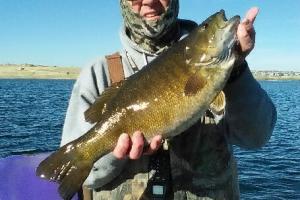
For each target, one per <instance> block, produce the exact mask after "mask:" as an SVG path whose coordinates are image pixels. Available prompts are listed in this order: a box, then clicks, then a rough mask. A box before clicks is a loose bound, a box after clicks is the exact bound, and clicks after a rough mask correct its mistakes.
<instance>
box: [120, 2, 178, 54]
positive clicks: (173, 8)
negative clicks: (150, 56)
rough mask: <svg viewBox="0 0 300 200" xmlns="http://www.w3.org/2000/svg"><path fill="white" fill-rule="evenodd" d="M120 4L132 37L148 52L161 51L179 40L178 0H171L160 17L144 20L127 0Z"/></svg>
mask: <svg viewBox="0 0 300 200" xmlns="http://www.w3.org/2000/svg"><path fill="white" fill-rule="evenodd" d="M120 6H121V12H122V16H123V19H124V24H125V27H126V28H127V29H128V34H129V35H130V38H131V39H132V40H133V41H134V42H135V43H136V44H138V45H139V46H140V47H142V49H144V50H145V51H146V52H150V53H159V52H161V51H163V50H164V49H165V48H167V47H168V46H170V45H171V44H173V42H174V41H177V40H178V38H177V37H176V35H178V33H179V27H178V24H177V16H178V11H179V2H178V0H170V4H169V6H168V8H167V9H166V11H165V13H163V14H162V15H161V17H160V19H158V20H153V21H147V20H144V19H143V18H142V17H141V16H140V15H139V14H138V13H135V12H133V10H132V9H131V6H130V5H129V4H128V2H127V0H120Z"/></svg>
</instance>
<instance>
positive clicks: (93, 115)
mask: <svg viewBox="0 0 300 200" xmlns="http://www.w3.org/2000/svg"><path fill="white" fill-rule="evenodd" d="M123 82H124V81H121V82H118V83H115V84H114V85H112V86H111V87H108V88H106V89H105V90H104V91H103V93H102V94H101V95H100V96H99V97H98V98H97V99H96V100H95V102H94V103H93V104H92V105H91V106H90V107H89V108H88V109H87V110H86V111H85V112H84V117H85V120H86V121H87V122H90V123H96V122H98V121H100V120H101V116H102V114H103V113H104V112H105V111H106V105H107V103H108V102H110V100H111V99H112V98H113V97H114V96H115V95H116V93H117V92H118V91H119V89H120V87H121V85H122V84H123Z"/></svg>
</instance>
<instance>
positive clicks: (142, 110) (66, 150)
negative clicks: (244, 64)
mask: <svg viewBox="0 0 300 200" xmlns="http://www.w3.org/2000/svg"><path fill="white" fill-rule="evenodd" d="M239 23H240V17H239V16H238V15H236V16H234V17H232V18H231V19H229V20H227V19H226V17H225V11H224V10H221V11H219V12H216V13H215V14H213V15H211V16H210V17H208V18H207V19H206V20H205V21H204V22H202V23H201V24H200V25H199V26H197V27H196V28H195V29H194V30H193V31H192V32H191V33H190V34H189V35H188V36H186V37H185V38H183V39H182V40H180V41H179V42H177V43H175V44H174V45H172V46H171V47H169V48H168V49H167V50H166V51H164V52H163V53H161V54H160V55H159V56H158V57H157V58H156V59H155V60H153V61H152V62H150V63H149V64H148V65H146V66H145V67H144V68H143V69H141V70H140V71H139V72H137V73H135V74H134V75H132V76H130V77H129V78H127V79H126V80H124V81H122V82H120V83H118V84H115V85H113V86H111V87H109V88H107V89H106V90H105V91H104V92H103V93H102V94H101V95H100V97H99V98H97V99H96V100H95V102H94V103H93V104H92V105H91V107H90V108H89V109H88V110H87V111H85V113H84V114H85V118H86V121H88V122H90V123H92V124H93V126H92V128H91V129H90V130H89V131H87V133H85V134H84V135H82V136H81V137H79V138H77V139H75V140H74V141H71V142H69V143H67V144H65V145H64V146H62V147H61V148H59V149H58V150H57V151H56V152H54V153H52V154H51V155H50V156H49V157H47V158H46V159H45V160H43V161H42V162H41V163H40V164H39V166H38V167H37V169H36V175H37V176H39V177H41V178H45V179H48V180H50V181H55V182H58V183H59V188H58V191H59V194H60V196H61V197H62V198H63V199H71V198H72V196H73V195H74V194H75V193H76V192H77V191H78V190H79V189H80V188H81V186H82V184H83V182H84V181H85V179H86V178H87V176H88V175H89V173H90V171H91V169H92V166H93V164H94V162H96V161H97V160H99V159H100V158H101V157H102V156H104V155H106V154H107V153H109V152H111V151H112V150H113V148H114V147H115V146H116V144H117V141H118V138H119V136H120V134H121V133H128V134H129V135H130V134H132V133H133V132H134V131H136V130H140V131H142V132H143V134H144V136H145V139H146V140H151V138H152V137H153V136H155V135H157V134H158V133H159V134H161V135H162V137H163V138H171V137H174V136H176V135H179V134H180V133H182V132H184V131H185V130H187V129H188V128H189V127H191V126H192V125H193V124H195V123H196V122H197V121H199V119H200V118H201V117H202V116H203V115H204V114H205V112H206V111H207V110H208V109H209V108H210V107H211V105H213V106H212V107H213V108H214V109H218V105H219V104H222V102H223V101H222V99H224V93H223V92H222V90H223V88H224V87H225V84H226V82H227V80H228V78H229V77H230V73H231V71H232V69H233V67H234V65H235V64H234V63H235V62H236V61H237V60H238V58H239V56H240V55H239V53H238V51H237V50H236V49H237V48H236V46H237V44H238V42H237V41H238V40H237V36H236V32H237V27H238V25H239ZM219 97H220V98H219ZM220 99H221V100H220ZM220 102H221V103H220ZM221 107H222V106H221Z"/></svg>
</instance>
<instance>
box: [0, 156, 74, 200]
mask: <svg viewBox="0 0 300 200" xmlns="http://www.w3.org/2000/svg"><path fill="white" fill-rule="evenodd" d="M48 155H49V153H44V154H36V155H30V156H25V155H21V156H10V157H7V158H1V159H0V200H40V199H44V200H58V199H61V198H60V197H59V194H58V191H57V188H58V184H56V183H54V182H50V181H47V180H43V179H41V178H39V177H37V176H36V175H35V169H36V167H37V166H38V164H39V163H40V162H41V161H42V160H43V159H44V158H46V157H47V156H48ZM73 199H78V198H77V197H73Z"/></svg>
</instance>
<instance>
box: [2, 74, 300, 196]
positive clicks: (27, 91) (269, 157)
mask: <svg viewBox="0 0 300 200" xmlns="http://www.w3.org/2000/svg"><path fill="white" fill-rule="evenodd" d="M73 84H74V81H70V80H1V79H0V125H1V126H0V157H6V156H9V155H15V154H31V153H37V152H44V151H52V150H55V149H56V148H57V147H58V146H59V140H60V136H61V129H62V125H63V120H64V116H65V111H66V108H67V104H68V99H69V97H70V93H71V89H72V86H73ZM261 84H262V87H263V88H264V89H265V90H266V91H267V92H268V93H269V95H270V96H271V98H272V99H273V101H274V103H275V105H276V107H277V112H278V120H277V124H276V127H275V130H274V133H273V136H272V137H271V140H270V142H269V143H268V144H267V145H266V146H265V147H264V148H262V149H260V150H256V151H245V150H242V149H240V148H238V147H235V155H236V157H237V160H238V167H239V174H240V190H241V199H251V200H265V199H272V200H273V199H278V200H279V199H280V200H282V199H300V81H273V82H270V81H265V82H261Z"/></svg>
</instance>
